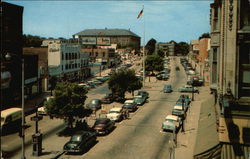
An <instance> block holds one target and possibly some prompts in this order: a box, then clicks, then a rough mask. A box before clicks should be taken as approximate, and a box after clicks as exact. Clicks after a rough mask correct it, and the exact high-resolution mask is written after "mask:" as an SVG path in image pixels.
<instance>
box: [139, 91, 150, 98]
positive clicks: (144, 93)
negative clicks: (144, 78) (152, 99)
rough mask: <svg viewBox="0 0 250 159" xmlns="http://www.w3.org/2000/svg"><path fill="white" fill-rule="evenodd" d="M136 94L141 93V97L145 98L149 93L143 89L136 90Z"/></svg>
mask: <svg viewBox="0 0 250 159" xmlns="http://www.w3.org/2000/svg"><path fill="white" fill-rule="evenodd" d="M137 95H141V96H143V97H145V98H146V99H147V98H149V94H148V92H147V91H144V90H140V91H138V92H137Z"/></svg>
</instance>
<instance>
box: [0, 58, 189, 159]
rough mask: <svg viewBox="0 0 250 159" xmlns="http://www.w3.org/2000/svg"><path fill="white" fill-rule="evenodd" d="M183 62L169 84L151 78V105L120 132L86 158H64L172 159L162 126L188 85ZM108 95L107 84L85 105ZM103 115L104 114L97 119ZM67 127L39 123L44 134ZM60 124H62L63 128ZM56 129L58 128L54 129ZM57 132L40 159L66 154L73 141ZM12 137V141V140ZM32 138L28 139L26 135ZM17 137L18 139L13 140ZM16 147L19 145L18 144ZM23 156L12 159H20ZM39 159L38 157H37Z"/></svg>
mask: <svg viewBox="0 0 250 159" xmlns="http://www.w3.org/2000/svg"><path fill="white" fill-rule="evenodd" d="M178 63H179V61H178V60H177V59H176V60H172V61H171V67H172V69H171V73H170V79H169V80H168V81H156V79H155V78H154V77H151V82H148V79H147V82H146V86H145V89H144V90H146V91H148V92H149V99H148V102H147V103H145V104H144V105H143V106H140V107H139V109H138V110H137V111H136V112H134V113H131V114H130V119H129V120H123V121H121V122H120V123H117V124H116V128H115V129H114V130H113V131H112V132H111V133H110V134H108V135H107V136H102V137H98V143H96V145H94V146H93V147H92V148H91V149H90V150H89V151H88V152H86V153H84V154H83V155H68V154H63V155H62V156H60V158H82V157H83V156H84V158H89V159H92V158H93V159H94V158H107V159H110V158H115V159H117V158H145V159H147V158H148V159H151V158H169V146H168V142H169V140H170V139H171V138H172V134H171V133H166V132H162V130H161V124H162V121H163V120H164V118H165V116H166V115H168V114H171V109H172V106H173V104H174V103H175V101H176V100H177V98H178V97H179V95H180V93H179V92H177V91H176V90H177V88H178V87H180V86H182V85H184V84H185V82H186V81H185V79H186V78H185V74H184V71H183V69H181V71H175V69H173V68H175V66H176V64H178ZM167 83H171V84H172V86H173V90H174V91H173V92H172V93H171V94H164V93H163V92H162V88H163V85H164V84H167ZM107 91H109V90H108V88H107V83H105V84H104V85H102V86H99V87H97V88H96V89H93V90H90V91H89V93H88V98H87V100H86V101H85V103H87V102H88V101H89V100H91V99H93V98H101V97H102V96H104V95H105V94H106V93H108V92H107ZM126 97H127V98H130V97H132V96H131V94H126ZM114 106H115V107H120V106H122V104H119V103H112V104H106V105H105V106H104V107H105V109H106V110H109V109H110V108H111V107H114ZM98 114H100V110H99V111H98V112H97V115H98ZM94 119H95V117H93V116H91V117H89V118H88V119H87V122H88V123H89V124H90V125H91V124H93V123H94ZM53 122H55V124H57V125H63V122H62V121H60V120H58V119H53V120H51V119H50V118H49V117H45V118H44V119H43V120H42V121H40V122H39V129H40V130H41V132H42V133H43V131H44V129H46V128H48V123H50V125H49V127H50V126H52V125H51V124H53ZM59 123H60V124H59ZM54 126H55V127H56V125H54ZM33 129H34V127H30V128H28V129H27V130H26V132H27V133H30V134H32V133H31V132H34V130H33ZM56 132H57V131H56V130H55V131H54V133H51V134H50V135H48V136H45V137H44V139H43V148H44V150H43V155H42V156H39V158H44V159H45V158H48V156H49V157H53V156H56V155H57V154H59V153H60V152H62V148H63V145H64V144H65V143H66V142H67V141H68V140H69V137H58V136H57V135H56ZM10 136H11V137H10ZM10 136H6V137H3V143H4V140H10V138H12V141H16V142H20V141H21V140H20V139H19V137H18V136H17V134H13V135H10ZM26 136H28V135H26ZM14 137H15V139H13V138H14ZM14 143H15V142H14ZM18 154H20V152H18V153H17V155H15V156H13V157H11V158H20V155H18ZM26 154H27V158H33V156H32V146H31V145H29V146H27V148H26ZM34 158H36V157H34Z"/></svg>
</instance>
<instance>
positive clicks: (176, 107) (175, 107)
mask: <svg viewBox="0 0 250 159" xmlns="http://www.w3.org/2000/svg"><path fill="white" fill-rule="evenodd" d="M174 109H176V110H182V106H179V105H175V106H174Z"/></svg>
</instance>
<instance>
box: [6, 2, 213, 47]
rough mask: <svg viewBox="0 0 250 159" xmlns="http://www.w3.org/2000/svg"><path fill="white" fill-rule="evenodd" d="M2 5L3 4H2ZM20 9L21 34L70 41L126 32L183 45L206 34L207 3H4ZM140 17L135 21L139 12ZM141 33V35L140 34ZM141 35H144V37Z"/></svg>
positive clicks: (207, 23) (208, 7)
mask: <svg viewBox="0 0 250 159" xmlns="http://www.w3.org/2000/svg"><path fill="white" fill-rule="evenodd" d="M5 1H6V0H5ZM6 2H9V3H12V4H16V5H20V6H23V7H24V12H23V34H31V35H37V36H41V37H45V38H48V37H53V38H59V37H64V38H72V35H73V34H75V33H78V32H80V31H83V30H85V29H105V28H108V29H114V28H118V29H130V31H132V32H134V33H135V34H137V35H138V36H140V37H141V38H142V44H143V37H144V35H145V43H146V42H147V41H148V40H150V39H151V38H154V39H155V40H156V41H157V42H168V41H171V40H174V41H176V42H181V41H184V42H187V43H189V42H190V40H195V39H198V38H199V36H200V35H201V34H203V33H207V32H210V25H209V15H210V3H212V2H213V1H211V0H200V1H199V0H193V1H187V0H161V1H153V0H152V1H150V0H146V1H139V0H135V1H131V0H130V1H90V0H75V1H67V0H63V1H59V0H53V1H52V0H47V1H44V0H39V1H38V0H37V1H32V0H24V1H22V0H18V1H17V0H7V1H6ZM143 6H144V10H143V16H142V17H140V18H139V19H137V15H138V14H139V12H140V11H141V10H142V8H143ZM144 31H145V32H144ZM144 33H145V34H144Z"/></svg>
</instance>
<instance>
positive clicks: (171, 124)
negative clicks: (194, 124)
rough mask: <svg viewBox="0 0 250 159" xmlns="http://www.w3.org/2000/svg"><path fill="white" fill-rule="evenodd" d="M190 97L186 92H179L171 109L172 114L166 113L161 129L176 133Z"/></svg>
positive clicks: (184, 116) (187, 107) (188, 104)
mask: <svg viewBox="0 0 250 159" xmlns="http://www.w3.org/2000/svg"><path fill="white" fill-rule="evenodd" d="M190 103H191V99H190V98H189V96H188V95H187V94H181V95H180V97H179V98H178V100H177V101H176V103H175V105H174V106H173V109H172V114H171V115H167V116H166V117H165V120H164V121H163V123H162V130H163V131H170V132H173V133H177V132H178V131H179V129H180V127H181V126H182V124H183V121H184V120H185V118H186V113H187V111H188V109H189V106H190Z"/></svg>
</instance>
